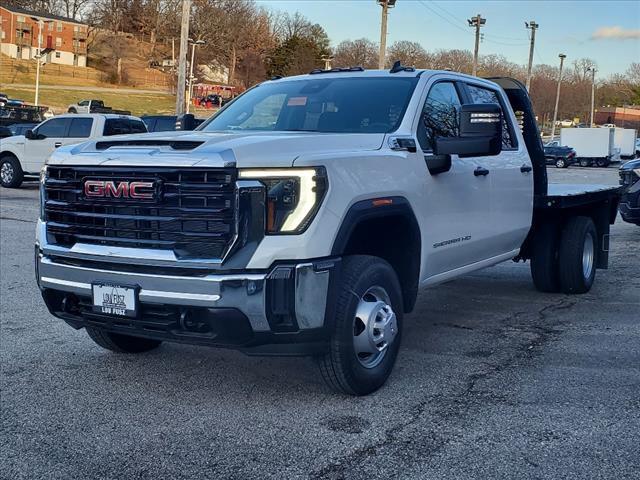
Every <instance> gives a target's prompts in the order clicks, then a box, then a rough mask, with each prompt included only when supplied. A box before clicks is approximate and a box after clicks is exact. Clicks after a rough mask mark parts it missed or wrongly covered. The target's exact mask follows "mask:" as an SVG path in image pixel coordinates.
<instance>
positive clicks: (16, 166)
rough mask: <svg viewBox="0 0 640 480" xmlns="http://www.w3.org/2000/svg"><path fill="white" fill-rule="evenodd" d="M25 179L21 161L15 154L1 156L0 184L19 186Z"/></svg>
mask: <svg viewBox="0 0 640 480" xmlns="http://www.w3.org/2000/svg"><path fill="white" fill-rule="evenodd" d="M23 180H24V172H23V171H22V167H21V166H20V162H19V161H18V159H17V158H15V157H13V156H4V157H2V158H0V185H2V186H3V187H6V188H18V187H19V186H20V185H22V181H23Z"/></svg>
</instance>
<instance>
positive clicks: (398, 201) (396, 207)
mask: <svg viewBox="0 0 640 480" xmlns="http://www.w3.org/2000/svg"><path fill="white" fill-rule="evenodd" d="M376 201H379V202H380V203H379V204H375V203H374V202H376ZM398 215H399V216H402V217H404V218H406V219H407V220H408V221H409V223H410V224H411V226H412V228H415V229H416V231H417V232H418V234H420V225H419V224H418V220H417V219H416V216H415V214H414V213H413V208H412V207H411V204H410V203H409V201H408V200H407V199H406V198H405V197H400V196H393V197H381V198H369V199H367V200H360V201H359V202H356V203H354V204H353V205H351V207H349V210H347V214H346V215H345V216H344V218H343V219H342V223H341V224H340V228H339V229H338V233H337V234H336V237H335V239H334V241H333V246H332V248H331V255H342V254H343V253H344V251H345V249H346V247H347V244H348V243H349V238H350V237H351V234H352V233H353V232H354V231H355V230H356V228H357V226H358V225H359V224H360V223H362V222H364V221H366V220H371V219H374V218H384V217H391V216H398ZM420 238H421V237H420Z"/></svg>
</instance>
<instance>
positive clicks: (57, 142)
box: [0, 114, 147, 188]
mask: <svg viewBox="0 0 640 480" xmlns="http://www.w3.org/2000/svg"><path fill="white" fill-rule="evenodd" d="M146 131H147V128H146V127H145V125H144V123H143V122H142V120H140V119H139V118H136V117H130V116H123V115H111V114H109V115H106V114H87V115H59V116H57V117H54V118H50V119H49V120H45V121H44V122H42V123H40V124H39V125H38V126H37V127H35V128H34V129H33V130H27V131H26V132H25V134H24V135H16V136H13V137H9V138H6V139H3V140H2V143H0V184H1V185H2V186H3V187H7V188H17V187H19V186H20V185H22V182H23V180H25V179H37V178H38V175H40V170H41V168H42V166H43V165H44V162H45V160H46V158H47V157H48V156H49V155H51V153H52V152H53V151H54V150H55V149H57V148H60V147H62V146H63V145H70V144H74V143H80V142H84V141H86V140H87V139H90V138H94V139H95V138H98V137H103V136H111V135H122V134H131V133H142V132H146Z"/></svg>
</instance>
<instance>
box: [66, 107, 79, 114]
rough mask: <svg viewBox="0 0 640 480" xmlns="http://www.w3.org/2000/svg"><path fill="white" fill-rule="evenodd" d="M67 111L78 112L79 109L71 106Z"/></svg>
mask: <svg viewBox="0 0 640 480" xmlns="http://www.w3.org/2000/svg"><path fill="white" fill-rule="evenodd" d="M67 113H78V111H77V110H76V109H75V108H73V107H71V108H70V109H69V110H67Z"/></svg>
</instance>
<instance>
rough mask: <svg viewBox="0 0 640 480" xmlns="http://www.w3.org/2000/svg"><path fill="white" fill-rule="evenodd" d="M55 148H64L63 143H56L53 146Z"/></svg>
mask: <svg viewBox="0 0 640 480" xmlns="http://www.w3.org/2000/svg"><path fill="white" fill-rule="evenodd" d="M53 146H54V147H55V148H58V147H61V146H62V142H56V143H54V144H53Z"/></svg>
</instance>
